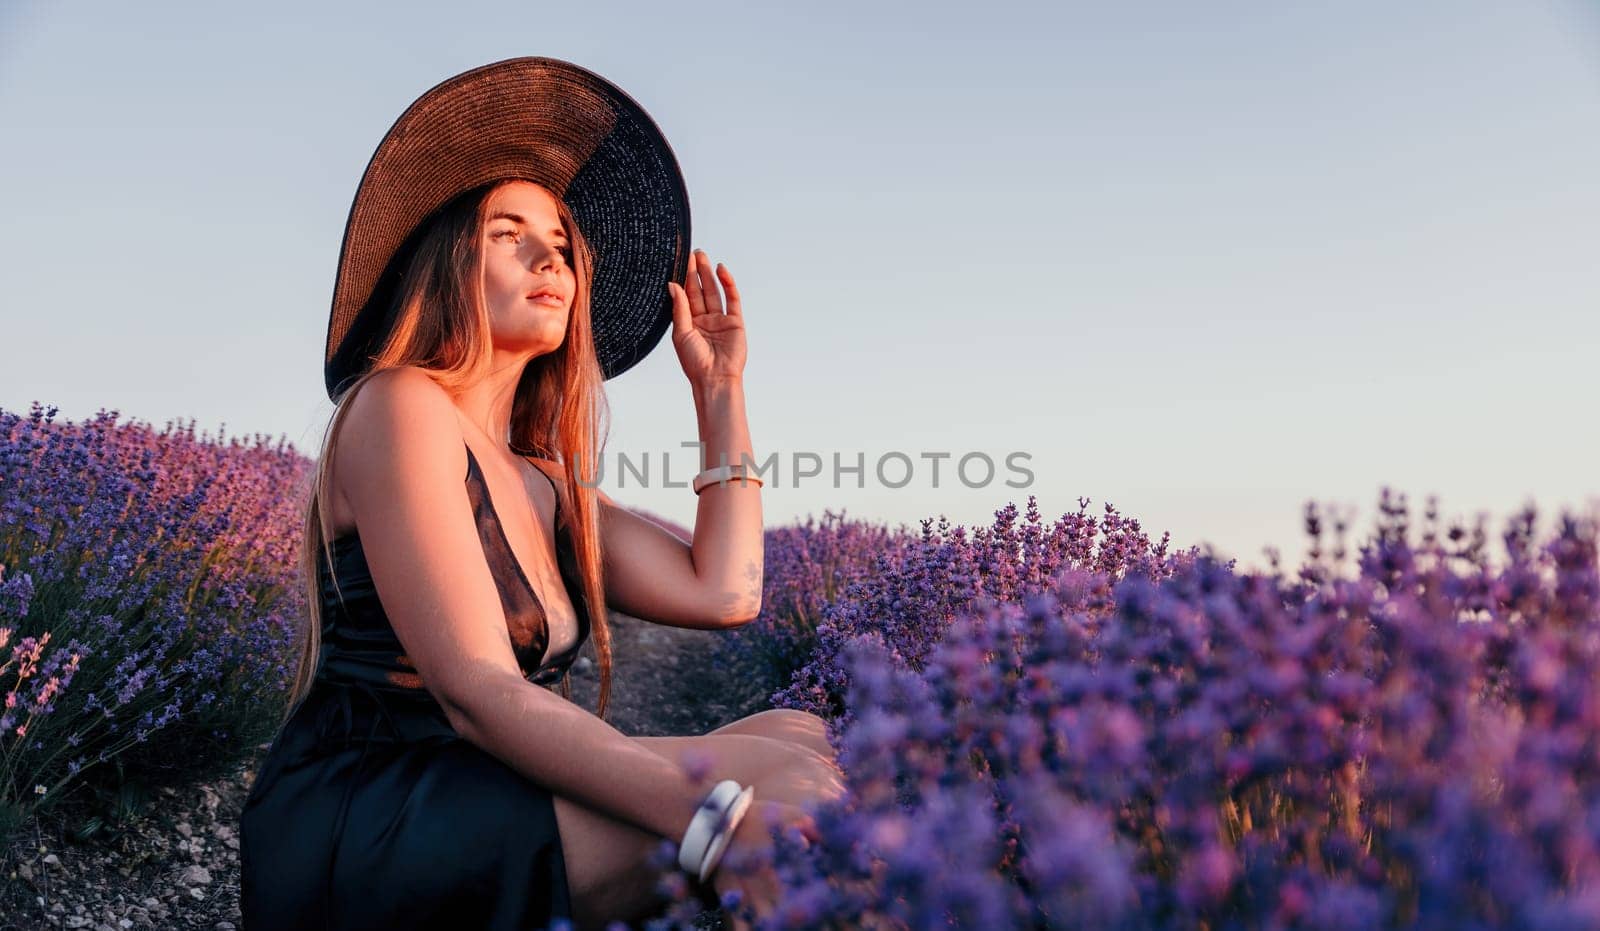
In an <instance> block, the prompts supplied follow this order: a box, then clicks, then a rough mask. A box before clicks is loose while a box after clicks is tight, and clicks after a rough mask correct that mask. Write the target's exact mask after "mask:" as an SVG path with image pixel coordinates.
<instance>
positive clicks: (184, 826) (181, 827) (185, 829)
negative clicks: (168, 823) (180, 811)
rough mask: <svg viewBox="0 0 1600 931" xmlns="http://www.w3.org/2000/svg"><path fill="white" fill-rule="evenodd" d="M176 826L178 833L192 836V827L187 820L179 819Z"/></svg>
mask: <svg viewBox="0 0 1600 931" xmlns="http://www.w3.org/2000/svg"><path fill="white" fill-rule="evenodd" d="M176 828H177V831H178V833H179V834H182V835H183V836H184V837H193V836H194V828H192V827H190V826H189V822H187V821H179V822H178V823H177V825H176Z"/></svg>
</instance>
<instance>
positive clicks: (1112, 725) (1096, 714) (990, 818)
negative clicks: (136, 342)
mask: <svg viewBox="0 0 1600 931" xmlns="http://www.w3.org/2000/svg"><path fill="white" fill-rule="evenodd" d="M54 414H55V411H54V410H53V409H45V408H42V407H39V406H37V405H36V406H35V407H34V409H33V410H32V411H31V412H30V413H29V414H27V415H19V414H15V413H7V412H0V693H3V694H4V695H5V706H4V709H3V711H0V714H3V717H0V834H3V833H5V832H9V831H14V830H16V829H17V828H18V827H20V826H22V825H24V824H26V823H27V822H28V820H29V819H30V818H31V817H33V816H34V815H36V814H37V813H38V812H39V811H40V810H41V809H42V808H43V807H45V806H52V805H58V804H60V805H66V806H75V807H77V808H81V809H82V810H83V811H84V812H85V817H86V818H89V817H91V816H94V817H100V818H102V820H104V821H108V822H109V821H110V820H113V818H112V813H114V811H115V810H116V807H117V806H118V805H125V804H127V800H128V799H129V798H130V797H131V796H138V795H140V794H142V793H149V792H150V791H151V790H153V789H155V788H159V787H161V786H170V785H176V784H188V783H190V782H192V781H194V780H198V779H204V778H207V777H208V776H209V775H211V774H214V773H217V772H223V771H226V770H227V769H228V768H229V767H231V766H234V765H235V764H237V762H238V761H239V760H240V759H241V758H243V757H244V756H247V755H248V754H250V753H251V752H253V751H254V749H255V748H256V747H258V745H259V744H261V743H262V742H264V741H265V740H267V739H270V736H271V734H272V733H273V731H274V729H275V727H276V725H277V723H278V720H279V716H280V714H281V711H282V702H283V697H284V694H285V690H286V686H287V678H288V672H289V662H290V659H291V657H292V654H293V641H294V631H295V626H296V624H298V623H300V622H301V620H302V618H303V617H304V604H303V603H302V601H301V599H302V598H303V596H302V595H301V590H300V586H299V584H298V581H297V580H296V578H295V568H294V567H295V557H296V553H297V550H298V546H299V532H300V515H301V508H302V507H303V504H304V493H305V481H306V479H307V474H308V472H307V470H308V468H309V465H310V463H309V461H307V460H306V459H305V458H304V457H303V456H301V455H300V454H299V453H297V452H296V451H294V450H293V449H292V448H289V447H287V446H285V445H283V444H281V443H280V444H276V445H275V444H272V443H269V442H268V441H266V440H265V439H264V438H262V437H255V438H253V440H252V441H251V442H241V441H239V440H237V439H234V440H228V441H224V440H222V439H220V438H219V439H211V438H206V437H199V438H197V437H196V436H195V435H194V432H193V429H192V427H191V428H187V429H185V428H181V427H174V426H172V425H169V426H168V428H167V429H166V430H165V431H162V432H157V431H155V430H152V429H151V428H150V427H148V426H145V425H140V424H121V423H118V422H117V416H116V415H115V414H114V413H110V414H107V413H102V414H101V415H99V416H97V417H96V418H93V419H91V420H89V421H87V422H84V423H81V424H68V423H57V422H55V420H54ZM997 504H999V502H997ZM1305 529H1306V532H1307V534H1309V535H1310V537H1311V539H1312V540H1313V542H1314V543H1315V544H1316V545H1315V546H1314V547H1313V550H1312V558H1311V559H1310V560H1309V561H1308V562H1307V563H1306V564H1305V565H1302V566H1298V567H1293V568H1290V569H1285V568H1284V567H1279V566H1276V565H1275V566H1274V569H1273V571H1272V573H1271V574H1248V573H1242V572H1239V571H1236V569H1235V567H1234V565H1233V564H1232V563H1230V562H1221V561H1219V560H1218V559H1216V558H1215V557H1214V556H1212V555H1211V554H1209V553H1208V552H1202V551H1200V550H1199V549H1197V548H1189V549H1187V550H1173V551H1169V540H1168V538H1167V537H1166V536H1163V537H1162V538H1161V539H1160V540H1159V541H1152V540H1151V539H1150V537H1149V536H1148V535H1147V534H1146V532H1145V531H1144V529H1143V528H1142V527H1141V525H1140V522H1139V521H1138V520H1136V519H1134V518H1131V517H1128V516H1125V515H1123V514H1121V513H1119V512H1118V511H1117V510H1116V509H1115V508H1114V507H1112V506H1111V505H1109V504H1107V505H1105V506H1104V508H1103V509H1102V510H1100V511H1099V512H1094V511H1091V509H1090V508H1089V502H1088V500H1087V499H1081V500H1080V501H1079V502H1078V509H1077V510H1076V511H1073V512H1068V513H1065V514H1063V515H1061V516H1059V517H1058V518H1056V519H1054V520H1053V521H1049V522H1047V521H1046V518H1045V517H1044V516H1043V515H1042V514H1041V511H1040V504H1039V502H1037V501H1036V500H1034V499H1032V498H1030V499H1029V500H1028V502H1027V503H1026V506H1025V508H1023V509H1019V508H1018V507H1017V506H1015V505H1014V504H1009V503H1007V504H1005V505H1004V506H1003V507H998V509H997V510H996V512H995V519H994V522H993V523H992V524H991V525H989V526H984V527H977V528H966V527H951V526H950V525H949V524H948V523H946V522H942V521H940V522H937V523H935V522H934V521H927V522H924V524H923V526H922V527H921V528H920V530H919V531H908V530H905V529H903V528H902V529H899V530H891V529H889V528H886V527H881V526H877V525H874V524H872V523H870V522H866V521H861V520H850V519H846V518H845V517H844V516H843V515H840V514H834V513H829V514H827V515H825V516H824V518H823V519H822V520H821V521H820V522H818V521H815V520H812V521H808V522H806V523H804V524H801V525H795V526H788V527H777V528H772V529H770V530H769V531H768V533H767V553H766V579H765V594H764V599H763V613H762V615H761V617H760V618H758V619H757V620H756V621H755V622H753V623H751V624H750V625H748V626H746V627H744V628H742V629H740V630H738V631H736V632H734V633H732V634H730V635H728V636H727V637H725V638H723V640H722V645H721V649H720V651H719V652H718V653H717V654H716V655H715V656H713V657H711V658H710V659H709V661H708V662H709V663H710V664H711V666H712V668H713V669H715V670H720V671H722V672H723V673H725V674H726V675H727V676H728V679H727V681H729V687H730V689H731V688H735V687H738V688H743V689H746V690H747V691H749V693H750V701H751V704H752V706H759V707H770V706H781V707H794V708H804V709H807V710H810V711H814V712H816V713H819V714H821V715H823V716H824V717H826V718H828V719H829V720H830V721H831V722H832V725H833V738H834V740H835V743H836V745H837V747H838V748H839V751H840V763H841V765H842V766H843V768H844V770H845V772H846V775H847V777H848V781H849V785H850V789H851V791H850V792H849V794H848V795H847V796H846V797H845V799H843V800H842V801H841V802H840V803H839V804H838V805H837V806H836V807H832V808H828V809H824V810H821V811H819V812H817V823H818V828H819V838H820V839H819V840H817V841H816V842H813V843H811V844H809V845H802V844H801V843H800V842H799V839H798V838H795V837H786V838H780V843H779V844H778V846H777V857H778V867H779V871H780V876H782V878H783V880H784V884H785V888H786V894H785V896H784V900H783V904H782V907H781V909H780V911H779V914H777V915H776V916H774V917H773V918H771V919H770V920H768V921H767V922H765V924H764V926H766V927H772V928H854V927H863V926H880V927H904V928H914V929H923V928H947V927H962V928H986V929H987V928H1107V929H1132V928H1194V929H1209V931H1220V929H1231V928H1330V929H1331V928H1340V929H1343V928H1424V929H1434V928H1438V929H1443V928H1544V929H1579V928H1593V927H1600V885H1597V883H1596V879H1597V878H1600V688H1597V686H1596V682H1597V681H1600V569H1597V560H1596V520H1595V515H1592V514H1591V515H1572V514H1563V515H1560V516H1559V517H1557V518H1556V519H1555V520H1554V521H1553V526H1551V527H1550V528H1549V529H1548V530H1547V531H1546V532H1545V533H1543V534H1541V533H1540V532H1539V515H1538V514H1537V513H1536V511H1535V510H1534V509H1533V507H1532V506H1531V505H1530V506H1529V507H1528V508H1527V509H1526V510H1525V511H1524V512H1523V513H1521V514H1519V515H1517V516H1516V517H1515V518H1513V519H1512V520H1511V521H1509V522H1508V524H1507V526H1505V527H1503V528H1498V529H1494V530H1491V528H1488V527H1487V526H1485V523H1484V522H1483V521H1482V520H1480V521H1478V522H1477V523H1476V524H1474V525H1471V526H1465V525H1458V524H1450V525H1448V526H1441V523H1440V520H1439V518H1438V503H1437V502H1435V501H1433V500H1431V499H1430V500H1429V501H1428V502H1427V506H1426V509H1425V511H1424V513H1423V514H1422V515H1420V519H1418V520H1416V521H1415V522H1414V515H1413V513H1412V511H1411V509H1410V507H1409V505H1408V502H1407V499H1406V497H1405V496H1404V495H1401V494H1398V493H1396V492H1392V491H1389V490H1385V491H1384V492H1383V494H1382V496H1381V498H1380V500H1379V501H1378V517H1377V519H1376V521H1375V525H1374V527H1372V528H1371V529H1370V531H1367V532H1366V533H1365V536H1364V537H1363V538H1361V539H1359V540H1350V539H1349V538H1350V537H1351V536H1352V535H1353V530H1354V528H1350V527H1346V526H1343V525H1342V524H1335V525H1334V526H1333V527H1331V528H1329V527H1325V526H1324V521H1323V519H1322V516H1321V512H1320V509H1319V508H1318V507H1317V506H1316V505H1315V504H1308V505H1307V507H1306V512H1305ZM735 680H737V685H736V684H735ZM96 813H98V814H96ZM93 833H94V832H93V831H89V832H87V834H86V836H89V837H90V838H91V839H92V836H93ZM664 848H670V844H664ZM666 852H668V851H667V850H664V853H666ZM663 862H665V859H664V861H663ZM737 867H738V864H730V865H729V868H737ZM662 882H663V884H664V885H665V886H666V887H667V888H668V889H669V890H671V891H674V892H676V893H677V894H678V898H679V903H678V905H677V906H675V907H674V909H673V912H672V914H671V915H670V916H669V917H668V918H665V919H663V920H662V921H661V922H659V923H658V926H660V927H674V926H689V925H690V923H691V922H692V920H693V916H694V914H695V913H696V912H698V911H699V904H698V902H696V901H694V900H693V898H692V897H690V896H689V895H688V894H687V890H686V889H684V887H683V883H682V881H681V879H680V878H679V877H677V876H676V875H675V874H673V873H671V872H670V871H667V872H664V873H663V879H662ZM728 904H729V905H730V906H732V907H735V908H736V907H737V905H738V903H736V902H733V903H728Z"/></svg>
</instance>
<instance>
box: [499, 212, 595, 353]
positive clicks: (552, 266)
mask: <svg viewBox="0 0 1600 931" xmlns="http://www.w3.org/2000/svg"><path fill="white" fill-rule="evenodd" d="M488 208H489V209H488V211H487V214H486V216H487V219H486V220H485V222H484V224H483V229H482V230H480V231H479V232H480V235H481V236H482V237H483V243H482V245H483V290H484V298H485V299H486V300H487V302H488V305H489V306H488V310H489V329H490V332H491V334H492V335H493V338H494V346H495V349H496V350H502V351H506V352H512V353H518V354H525V355H528V356H537V355H542V354H544V353H547V352H551V351H553V350H555V349H556V348H558V347H559V346H560V345H561V341H562V339H563V338H564V336H565V334H566V332H567V314H568V313H569V312H570V310H571V307H572V298H573V295H574V294H575V293H576V291H577V276H576V271H575V269H574V268H573V267H572V246H571V242H570V241H569V240H568V238H567V234H566V232H565V231H564V230H563V229H562V226H561V217H560V215H559V214H558V213H556V201H555V198H554V197H552V196H551V195H550V193H549V192H548V191H546V190H545V189H544V188H542V187H539V186H538V185H537V184H533V183H531V182H528V181H512V182H509V183H507V184H504V185H502V186H501V187H499V188H498V189H496V190H495V192H494V193H493V194H491V195H489V204H488ZM540 291H547V292H554V293H553V296H550V295H542V296H541V295H540V294H539V292H540Z"/></svg>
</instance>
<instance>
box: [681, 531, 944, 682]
mask: <svg viewBox="0 0 1600 931" xmlns="http://www.w3.org/2000/svg"><path fill="white" fill-rule="evenodd" d="M915 541H916V538H915V537H914V536H912V535H910V534H908V533H906V532H904V530H903V529H902V530H891V529H890V528H888V527H886V526H883V525H879V524H871V523H867V522H865V521H860V520H849V519H847V516H846V514H845V512H843V511H833V510H827V511H824V512H823V516H822V521H821V522H820V523H819V522H818V521H816V520H815V519H814V518H812V517H810V516H808V517H807V518H806V520H805V522H804V523H800V524H793V525H790V526H786V527H776V528H772V529H769V530H767V531H766V534H765V553H764V556H763V562H764V566H765V572H764V574H763V576H762V590H761V614H760V616H758V617H757V618H756V619H755V620H754V621H751V622H750V623H749V624H746V625H744V626H743V627H738V628H735V629H733V630H731V631H728V633H727V635H726V636H724V637H721V638H719V639H718V640H717V642H716V645H715V646H714V647H713V650H712V653H711V657H710V661H711V668H712V671H713V673H714V674H715V675H716V676H717V677H718V679H719V681H723V682H730V683H738V684H739V687H740V689H741V690H742V692H741V695H742V699H743V700H742V701H741V702H739V703H738V704H739V705H740V706H741V710H740V713H741V714H749V713H753V712H755V711H758V710H761V709H762V708H767V707H770V706H771V698H772V695H773V693H774V692H776V691H777V690H779V689H780V688H782V687H784V686H786V685H787V684H788V683H789V682H790V680H791V679H793V678H794V675H795V673H796V672H797V671H799V670H800V668H801V667H803V666H804V665H805V664H806V663H808V662H810V661H811V659H812V657H813V656H814V655H815V654H816V652H817V627H818V625H819V624H820V623H821V622H822V618H823V612H824V610H825V609H826V607H827V606H828V605H829V604H830V603H832V602H833V601H834V600H835V599H837V598H838V597H839V596H840V595H842V594H843V593H844V591H845V590H846V589H847V588H849V586H850V585H851V584H852V583H855V582H859V581H864V580H868V579H875V578H880V577H883V576H885V575H887V574H888V573H890V572H891V571H893V568H894V567H895V566H897V565H899V563H900V561H901V560H902V559H903V558H904V556H905V554H906V553H907V552H908V551H909V550H910V549H911V547H912V546H913V544H914V543H915Z"/></svg>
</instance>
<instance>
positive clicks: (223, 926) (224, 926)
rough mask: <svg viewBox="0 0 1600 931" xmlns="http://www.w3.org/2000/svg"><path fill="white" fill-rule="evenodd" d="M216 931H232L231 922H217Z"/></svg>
mask: <svg viewBox="0 0 1600 931" xmlns="http://www.w3.org/2000/svg"><path fill="white" fill-rule="evenodd" d="M217 931H234V928H233V922H231V921H219V922H217Z"/></svg>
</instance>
